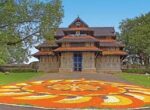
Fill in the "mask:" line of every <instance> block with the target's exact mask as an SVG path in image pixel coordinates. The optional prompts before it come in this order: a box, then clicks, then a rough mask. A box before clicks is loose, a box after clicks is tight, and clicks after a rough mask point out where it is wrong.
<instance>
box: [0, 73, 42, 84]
mask: <svg viewBox="0 0 150 110" xmlns="http://www.w3.org/2000/svg"><path fill="white" fill-rule="evenodd" d="M41 75H43V73H37V72H18V73H13V72H11V73H8V74H4V73H0V78H1V81H0V85H4V84H10V83H17V82H24V81H28V80H30V79H32V78H35V77H39V76H41Z"/></svg>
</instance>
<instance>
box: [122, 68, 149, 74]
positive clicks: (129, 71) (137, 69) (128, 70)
mask: <svg viewBox="0 0 150 110" xmlns="http://www.w3.org/2000/svg"><path fill="white" fill-rule="evenodd" d="M145 71H146V69H140V68H134V69H125V70H123V72H126V73H141V74H144V73H145Z"/></svg>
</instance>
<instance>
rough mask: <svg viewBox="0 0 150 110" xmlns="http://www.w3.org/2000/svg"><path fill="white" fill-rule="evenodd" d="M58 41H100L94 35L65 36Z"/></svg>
mask: <svg viewBox="0 0 150 110" xmlns="http://www.w3.org/2000/svg"><path fill="white" fill-rule="evenodd" d="M56 42H57V43H62V42H99V40H97V39H96V38H94V37H92V36H79V37H76V36H65V37H63V38H61V39H59V40H57V41H56Z"/></svg>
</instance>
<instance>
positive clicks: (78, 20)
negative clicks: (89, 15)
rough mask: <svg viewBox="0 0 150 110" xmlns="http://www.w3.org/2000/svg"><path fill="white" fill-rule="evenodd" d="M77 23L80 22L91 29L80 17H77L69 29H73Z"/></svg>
mask: <svg viewBox="0 0 150 110" xmlns="http://www.w3.org/2000/svg"><path fill="white" fill-rule="evenodd" d="M76 22H80V23H82V24H84V25H85V26H86V27H89V26H88V25H87V24H86V23H85V22H84V21H83V20H82V19H81V18H80V17H77V18H76V19H75V20H74V21H73V22H72V23H71V24H70V25H69V27H71V26H72V25H74V24H75V23H76Z"/></svg>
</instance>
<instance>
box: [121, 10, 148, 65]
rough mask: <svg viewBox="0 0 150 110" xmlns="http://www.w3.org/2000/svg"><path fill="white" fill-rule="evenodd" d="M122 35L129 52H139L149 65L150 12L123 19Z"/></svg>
mask: <svg viewBox="0 0 150 110" xmlns="http://www.w3.org/2000/svg"><path fill="white" fill-rule="evenodd" d="M120 30H121V33H120V36H121V39H122V40H123V41H124V43H125V44H126V50H128V51H129V54H137V55H139V56H140V58H141V59H142V60H143V61H144V62H145V65H147V64H148V63H149V62H148V58H149V56H150V13H147V14H144V15H141V16H139V17H135V18H133V19H126V20H123V21H122V22H121V24H120Z"/></svg>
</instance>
